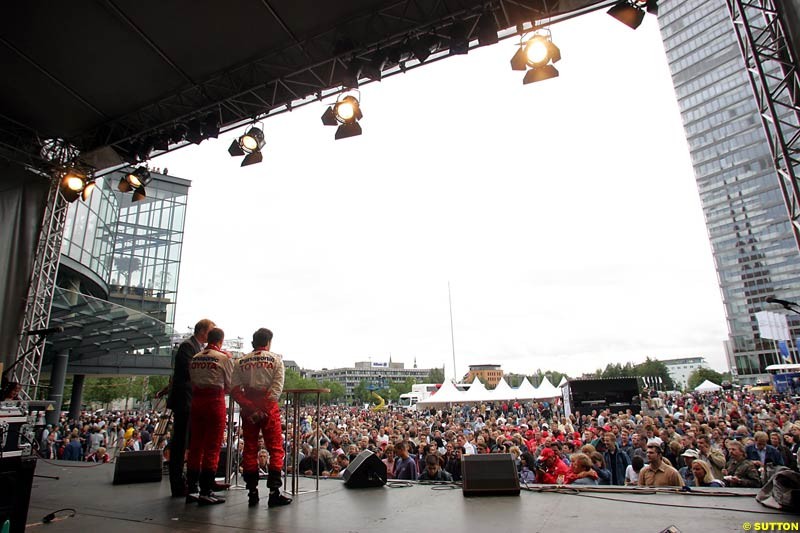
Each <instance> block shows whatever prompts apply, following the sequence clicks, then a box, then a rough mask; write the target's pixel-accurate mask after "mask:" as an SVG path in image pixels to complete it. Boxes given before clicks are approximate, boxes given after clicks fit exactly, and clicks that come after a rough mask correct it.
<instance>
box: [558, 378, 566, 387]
mask: <svg viewBox="0 0 800 533" xmlns="http://www.w3.org/2000/svg"><path fill="white" fill-rule="evenodd" d="M566 384H567V376H561V381H559V382H558V385H557V387H558V388H559V389H560V388H561V387H563V386H564V385H566Z"/></svg>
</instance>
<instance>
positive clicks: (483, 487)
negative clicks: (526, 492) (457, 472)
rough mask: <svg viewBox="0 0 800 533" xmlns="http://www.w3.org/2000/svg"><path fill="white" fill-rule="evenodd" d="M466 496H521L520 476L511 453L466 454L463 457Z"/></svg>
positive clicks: (463, 482)
mask: <svg viewBox="0 0 800 533" xmlns="http://www.w3.org/2000/svg"><path fill="white" fill-rule="evenodd" d="M461 477H462V479H463V481H462V483H461V488H462V490H463V492H464V496H519V477H518V476H517V466H516V464H514V458H513V457H512V456H511V454H509V453H489V454H481V455H464V456H463V457H462V458H461Z"/></svg>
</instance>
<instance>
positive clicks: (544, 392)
mask: <svg viewBox="0 0 800 533" xmlns="http://www.w3.org/2000/svg"><path fill="white" fill-rule="evenodd" d="M560 396H561V390H560V389H557V388H555V387H554V386H553V384H552V383H550V380H549V379H547V376H545V377H544V379H543V380H542V382H541V383H540V384H539V387H537V389H536V394H535V395H534V398H535V399H537V400H545V399H548V398H559V397H560Z"/></svg>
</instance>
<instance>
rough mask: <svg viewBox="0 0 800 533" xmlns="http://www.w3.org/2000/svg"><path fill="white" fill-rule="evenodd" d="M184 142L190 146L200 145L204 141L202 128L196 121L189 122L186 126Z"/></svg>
mask: <svg viewBox="0 0 800 533" xmlns="http://www.w3.org/2000/svg"><path fill="white" fill-rule="evenodd" d="M186 140H187V141H189V142H190V143H192V144H200V143H201V142H203V141H204V140H205V137H203V128H202V126H200V122H198V121H197V120H191V121H189V124H187V126H186Z"/></svg>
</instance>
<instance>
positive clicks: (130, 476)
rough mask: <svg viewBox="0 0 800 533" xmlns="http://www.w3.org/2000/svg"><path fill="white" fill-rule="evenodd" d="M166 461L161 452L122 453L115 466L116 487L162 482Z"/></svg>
mask: <svg viewBox="0 0 800 533" xmlns="http://www.w3.org/2000/svg"><path fill="white" fill-rule="evenodd" d="M163 462H164V459H163V457H162V455H161V450H144V451H140V452H122V453H120V454H119V456H118V457H117V464H116V465H115V466H114V482H113V483H114V485H125V484H127V483H148V482H156V481H158V482H160V481H161V477H162V475H163V474H162V464H163Z"/></svg>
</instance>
